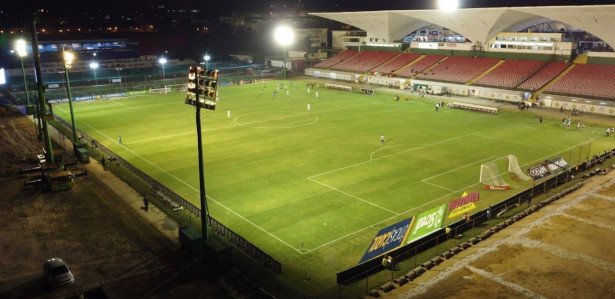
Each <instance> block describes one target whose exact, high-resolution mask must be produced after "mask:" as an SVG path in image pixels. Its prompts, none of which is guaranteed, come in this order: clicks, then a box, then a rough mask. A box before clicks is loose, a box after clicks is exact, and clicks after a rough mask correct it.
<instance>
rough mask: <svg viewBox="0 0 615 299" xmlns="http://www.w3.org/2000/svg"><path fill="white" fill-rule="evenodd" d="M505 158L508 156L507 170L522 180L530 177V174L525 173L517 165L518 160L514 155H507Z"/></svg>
mask: <svg viewBox="0 0 615 299" xmlns="http://www.w3.org/2000/svg"><path fill="white" fill-rule="evenodd" d="M507 158H508V172H512V173H514V174H515V175H517V177H518V178H520V179H522V180H524V181H528V180H531V179H532V178H531V177H530V176H528V175H527V174H525V173H524V172H523V170H522V169H521V167H520V166H519V160H518V159H517V157H516V156H514V155H508V156H507Z"/></svg>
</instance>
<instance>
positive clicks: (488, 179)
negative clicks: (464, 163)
mask: <svg viewBox="0 0 615 299" xmlns="http://www.w3.org/2000/svg"><path fill="white" fill-rule="evenodd" d="M502 175H503V173H500V171H499V168H498V165H497V164H495V162H494V161H491V162H489V163H485V164H482V165H481V166H480V182H481V183H482V184H484V185H489V186H508V183H506V181H504V179H503V178H502Z"/></svg>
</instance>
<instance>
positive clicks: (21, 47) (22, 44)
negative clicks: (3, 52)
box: [15, 39, 30, 106]
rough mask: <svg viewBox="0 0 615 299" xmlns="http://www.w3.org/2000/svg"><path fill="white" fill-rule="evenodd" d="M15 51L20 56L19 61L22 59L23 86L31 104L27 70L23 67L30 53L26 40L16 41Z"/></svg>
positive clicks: (27, 101)
mask: <svg viewBox="0 0 615 299" xmlns="http://www.w3.org/2000/svg"><path fill="white" fill-rule="evenodd" d="M15 52H16V53H17V56H19V61H21V74H22V75H23V87H24V90H25V91H26V103H27V104H28V106H30V95H29V94H28V83H27V82H26V71H25V69H24V67H23V58H24V57H26V56H27V55H28V51H26V41H25V40H23V39H18V40H16V41H15Z"/></svg>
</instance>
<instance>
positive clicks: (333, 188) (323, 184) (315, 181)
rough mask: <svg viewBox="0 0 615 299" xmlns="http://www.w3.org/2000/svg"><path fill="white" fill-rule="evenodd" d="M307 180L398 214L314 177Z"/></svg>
mask: <svg viewBox="0 0 615 299" xmlns="http://www.w3.org/2000/svg"><path fill="white" fill-rule="evenodd" d="M309 180H310V181H312V182H314V183H317V184H320V185H322V186H325V187H327V188H329V189H331V190H335V191H337V192H339V193H342V194H344V195H347V196H349V197H352V198H354V199H357V200H359V201H362V202H364V203H366V204H369V205H372V206H374V207H377V208H379V209H382V210H385V211H387V212H389V213H391V214H393V215H399V213H396V212H394V211H391V210H389V209H387V208H385V207H382V206H379V205H377V204H375V203H373V202H370V201H367V200H365V199H362V198H360V197H358V196H354V195H352V194H350V193H346V192H344V191H342V190H340V189H337V188H335V187H331V186H329V185H327V184H325V183H321V182H319V181H317V180H314V179H309Z"/></svg>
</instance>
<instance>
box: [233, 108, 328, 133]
mask: <svg viewBox="0 0 615 299" xmlns="http://www.w3.org/2000/svg"><path fill="white" fill-rule="evenodd" d="M233 121H234V122H235V124H237V125H239V126H244V127H250V128H257V129H291V128H298V127H303V126H308V125H311V124H314V123H316V122H317V121H318V117H317V116H316V115H314V114H311V113H308V112H297V111H256V112H249V113H245V114H242V115H239V116H237V117H235V119H234V120H233Z"/></svg>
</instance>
